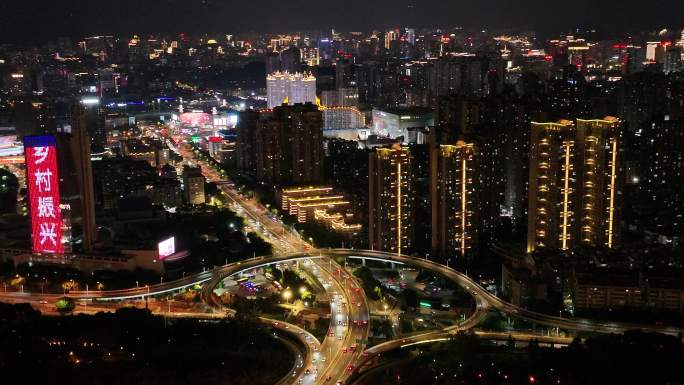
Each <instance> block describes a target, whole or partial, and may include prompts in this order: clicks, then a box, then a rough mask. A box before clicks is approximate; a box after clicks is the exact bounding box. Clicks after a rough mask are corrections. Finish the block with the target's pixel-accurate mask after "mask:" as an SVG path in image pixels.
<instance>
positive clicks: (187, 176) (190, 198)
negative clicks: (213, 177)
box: [183, 165, 206, 205]
mask: <svg viewBox="0 0 684 385" xmlns="http://www.w3.org/2000/svg"><path fill="white" fill-rule="evenodd" d="M204 181H205V179H204V175H202V169H201V168H199V167H190V166H187V165H186V166H183V197H184V198H185V201H186V202H187V203H189V204H193V205H200V204H203V203H205V201H206V200H205V197H204Z"/></svg>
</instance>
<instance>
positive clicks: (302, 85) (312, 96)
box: [266, 71, 316, 108]
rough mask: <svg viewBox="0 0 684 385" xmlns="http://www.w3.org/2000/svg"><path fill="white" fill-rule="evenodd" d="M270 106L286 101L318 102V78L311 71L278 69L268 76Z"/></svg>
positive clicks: (295, 102) (292, 102)
mask: <svg viewBox="0 0 684 385" xmlns="http://www.w3.org/2000/svg"><path fill="white" fill-rule="evenodd" d="M266 96H267V99H268V102H267V103H268V108H275V107H277V106H280V105H282V104H284V103H288V104H297V103H316V78H315V77H314V76H313V75H311V74H310V73H304V74H302V73H293V74H291V73H288V72H280V71H276V72H274V73H272V74H269V75H268V76H266Z"/></svg>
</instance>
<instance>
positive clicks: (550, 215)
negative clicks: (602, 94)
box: [527, 117, 622, 252]
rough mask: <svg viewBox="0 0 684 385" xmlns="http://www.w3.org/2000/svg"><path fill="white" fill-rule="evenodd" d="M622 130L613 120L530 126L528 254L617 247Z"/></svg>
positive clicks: (608, 118) (579, 120) (535, 124)
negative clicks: (592, 247)
mask: <svg viewBox="0 0 684 385" xmlns="http://www.w3.org/2000/svg"><path fill="white" fill-rule="evenodd" d="M621 129H622V124H621V122H620V121H619V120H618V119H617V118H613V117H606V118H604V119H594V120H581V119H578V120H577V123H576V124H575V123H573V122H571V121H568V120H562V121H559V122H556V123H532V130H531V134H530V179H529V201H528V204H529V206H528V229H527V251H528V252H532V251H534V250H535V249H537V248H550V249H558V250H562V251H565V250H569V249H570V248H572V247H574V246H578V245H580V244H582V245H587V246H604V247H607V248H613V247H615V246H616V244H617V240H618V223H619V218H618V214H619V212H618V211H619V210H618V208H619V200H620V197H621V179H622V178H621V173H622V170H621V167H620V162H622V156H621Z"/></svg>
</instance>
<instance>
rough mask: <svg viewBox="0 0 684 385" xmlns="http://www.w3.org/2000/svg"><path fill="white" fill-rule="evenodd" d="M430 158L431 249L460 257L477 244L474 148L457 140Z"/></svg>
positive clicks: (468, 143)
mask: <svg viewBox="0 0 684 385" xmlns="http://www.w3.org/2000/svg"><path fill="white" fill-rule="evenodd" d="M430 156H431V159H430V179H431V183H430V201H431V207H432V249H433V251H435V252H436V253H438V254H440V255H443V256H447V257H451V256H457V257H463V256H465V255H466V253H467V252H468V251H469V250H470V249H472V247H473V245H474V244H475V242H476V241H477V232H478V231H477V226H475V221H476V220H477V218H476V213H477V210H476V206H475V200H476V199H477V194H478V191H477V190H476V187H475V183H476V181H477V177H476V175H474V174H475V172H476V168H477V167H476V161H477V147H476V145H475V143H474V142H472V141H469V142H466V141H463V140H459V141H457V142H456V143H455V144H453V145H439V146H436V147H434V148H433V149H432V150H431V154H430Z"/></svg>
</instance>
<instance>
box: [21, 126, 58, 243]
mask: <svg viewBox="0 0 684 385" xmlns="http://www.w3.org/2000/svg"><path fill="white" fill-rule="evenodd" d="M24 156H25V158H26V180H27V185H28V192H29V199H30V208H31V230H32V235H33V252H34V253H62V252H63V251H64V247H63V245H62V213H61V211H60V206H59V203H60V195H59V175H58V173H59V169H58V165H57V141H56V140H55V137H54V136H51V135H44V136H27V137H25V138H24Z"/></svg>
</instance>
